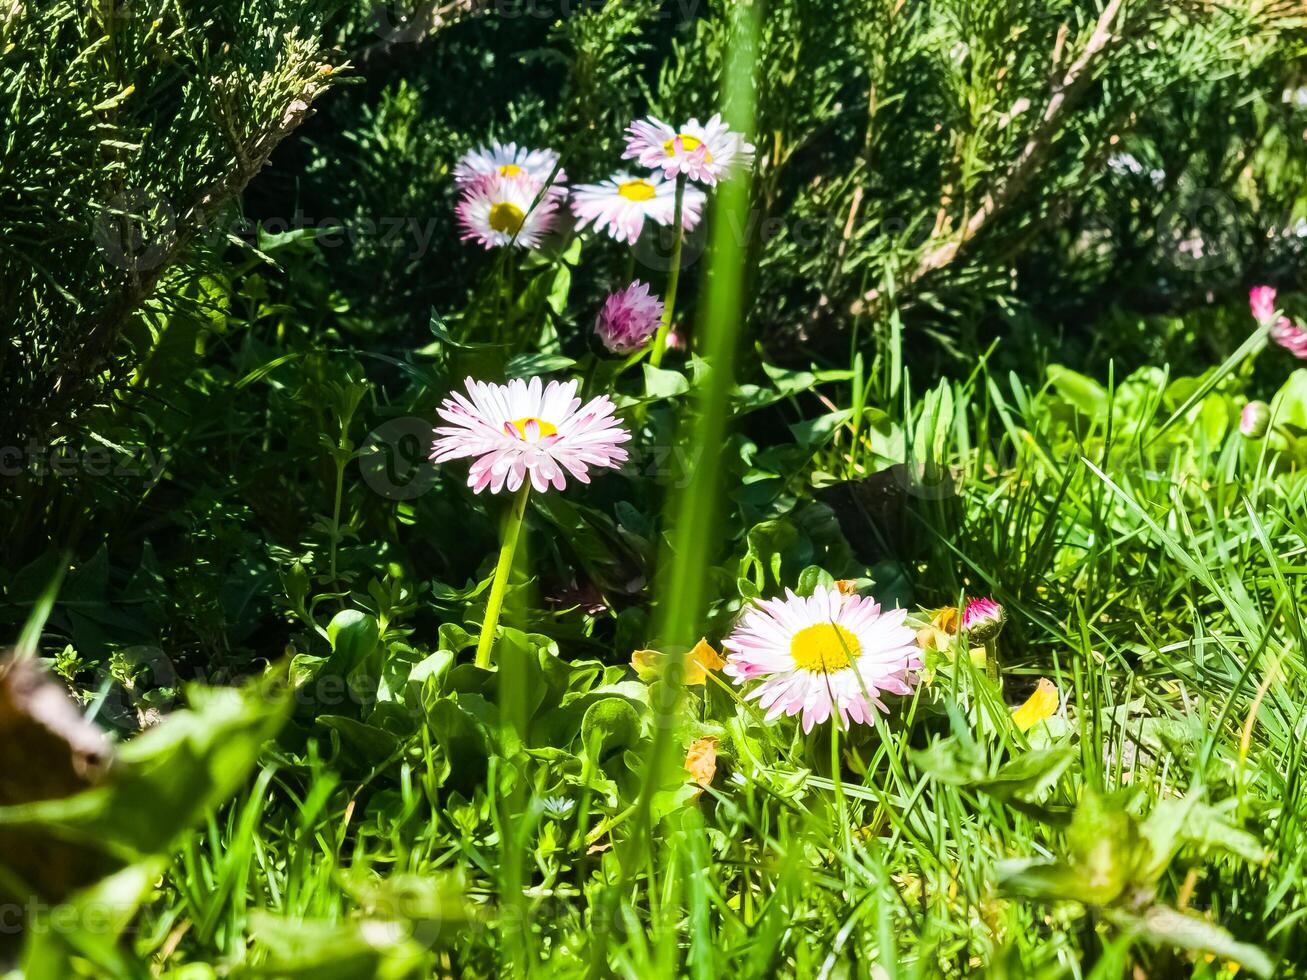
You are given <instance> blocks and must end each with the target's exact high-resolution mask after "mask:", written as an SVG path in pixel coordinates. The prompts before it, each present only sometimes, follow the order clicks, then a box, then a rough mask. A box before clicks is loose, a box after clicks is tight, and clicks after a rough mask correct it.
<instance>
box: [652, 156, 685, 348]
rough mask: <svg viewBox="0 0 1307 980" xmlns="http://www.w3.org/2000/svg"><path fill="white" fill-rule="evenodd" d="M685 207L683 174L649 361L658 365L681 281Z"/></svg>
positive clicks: (679, 182)
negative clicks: (659, 317) (660, 312)
mask: <svg viewBox="0 0 1307 980" xmlns="http://www.w3.org/2000/svg"><path fill="white" fill-rule="evenodd" d="M684 207H685V174H678V175H677V177H676V210H675V211H673V212H672V229H673V232H674V234H675V235H676V240H675V241H676V244H674V245H673V246H672V268H671V271H670V272H668V274H667V292H666V294H665V295H664V296H663V322H662V323H660V324H658V334H657V336H655V337H654V345H653V353H652V354H650V355H649V363H650V364H652V365H653V366H654V367H659V366H660V365H661V364H662V363H663V354H665V353H666V352H667V335H668V333H670V332H671V329H672V318H673V317H674V316H675V315H676V287H677V286H678V285H679V284H680V281H681V246H682V245H683V244H685V229H684V228H683V227H682V225H681V211H682V210H683V209H684Z"/></svg>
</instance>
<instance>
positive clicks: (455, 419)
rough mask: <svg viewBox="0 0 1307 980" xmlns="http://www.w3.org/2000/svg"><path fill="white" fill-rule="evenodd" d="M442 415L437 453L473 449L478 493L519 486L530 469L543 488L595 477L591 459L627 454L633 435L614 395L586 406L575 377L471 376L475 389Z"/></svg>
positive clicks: (618, 459) (471, 478)
mask: <svg viewBox="0 0 1307 980" xmlns="http://www.w3.org/2000/svg"><path fill="white" fill-rule="evenodd" d="M439 415H440V417H441V419H443V420H444V421H445V422H446V423H447V424H446V425H443V426H441V427H440V428H438V429H436V436H437V438H436V441H435V445H434V447H433V451H432V454H431V458H432V459H433V460H434V461H435V462H437V463H444V462H446V461H448V460H453V459H464V458H468V457H473V458H474V461H473V463H472V468H471V470H470V471H469V472H468V480H467V482H468V486H470V487H471V488H472V489H473V490H475V491H476V492H477V493H480V492H481V491H482V490H485V489H487V488H488V489H489V490H490V492H491V493H499V492H500V491H501V490H504V489H507V490H508V491H509V492H513V491H516V490H517V489H518V488H519V487H521V486H522V485H523V483H524V482H525V481H526V480H527V478H528V477H530V482H531V484H533V485H534V486H535V488H536V489H537V490H539V491H542V492H543V491H545V490H548V489H549V488H550V486H553V487H554V488H555V489H557V490H562V489H563V487H564V486H566V485H567V477H568V476H571V477H572V478H573V479H575V480H578V481H580V482H581V483H589V482H590V476H589V471H590V468H591V467H596V466H599V467H616V466H618V465H620V464H621V463H623V462H625V460H626V450H624V449H622V448H621V444H622V443H624V442H626V441H627V440H628V439H630V438H631V436H630V433H628V432H627V431H626V430H625V429H623V428H622V427H621V426H620V425H619V424H618V421H617V419H616V418H615V417H614V416H613V403H612V402H611V401H609V400H608V399H607V398H606V397H602V396H601V397H599V398H595V399H593V400H592V401H590V402H589V404H587V405H586V406H585V407H582V406H581V399H579V398H577V397H576V382H575V381H568V382H565V383H563V382H558V381H551V382H549V384H547V385H546V384H544V383H543V382H542V381H541V380H540V379H539V378H532V379H531V380H530V381H529V382H528V381H522V380H520V379H518V380H514V381H510V382H509V383H508V384H506V385H496V384H487V383H485V382H481V381H474V380H472V379H471V378H468V379H467V395H466V396H464V395H462V394H461V393H459V392H454V393H453V394H452V395H451V396H450V397H449V398H448V399H446V400H445V403H444V404H443V405H441V407H440V411H439Z"/></svg>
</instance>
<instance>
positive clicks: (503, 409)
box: [431, 378, 1004, 732]
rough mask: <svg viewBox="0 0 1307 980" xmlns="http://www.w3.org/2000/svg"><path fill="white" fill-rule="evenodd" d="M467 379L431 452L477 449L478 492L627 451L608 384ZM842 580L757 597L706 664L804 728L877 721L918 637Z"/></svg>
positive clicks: (554, 479)
mask: <svg viewBox="0 0 1307 980" xmlns="http://www.w3.org/2000/svg"><path fill="white" fill-rule="evenodd" d="M465 385H466V394H464V393H461V392H455V393H454V394H452V395H451V396H450V397H449V398H447V399H445V401H444V403H443V404H442V405H441V407H440V409H439V413H438V414H439V416H440V418H441V420H442V421H443V422H444V423H445V424H444V425H442V426H440V427H438V428H437V429H436V430H435V435H436V439H435V444H434V446H433V449H432V454H431V458H432V460H433V461H434V462H436V463H445V462H449V461H451V460H458V459H471V460H472V464H471V466H470V468H469V470H468V485H469V486H470V487H471V488H472V490H473V491H474V492H476V493H481V492H482V491H483V490H489V491H490V492H491V493H492V494H498V493H502V492H504V491H508V492H510V493H519V500H522V501H524V500H525V496H524V495H525V494H526V493H527V492H529V491H530V490H531V489H534V490H536V491H537V492H541V493H543V492H546V491H548V490H550V489H554V490H562V489H564V488H565V487H566V485H567V482H568V479H569V478H571V479H573V480H576V481H577V482H580V483H589V482H590V471H591V470H592V469H612V468H615V467H617V466H619V465H620V464H621V463H623V462H624V461H625V460H626V458H627V453H626V450H625V449H624V448H622V444H623V443H625V442H627V441H629V440H630V438H631V435H630V433H629V432H628V431H627V430H626V429H624V428H623V427H622V425H621V424H620V422H619V421H618V420H617V418H616V417H615V415H614V406H613V403H612V401H611V400H610V399H609V398H608V397H607V396H603V395H601V396H599V397H597V398H593V399H591V400H590V401H589V402H587V403H585V404H584V405H583V404H582V402H581V399H580V398H578V397H577V395H576V390H577V382H576V381H574V380H573V381H566V382H560V381H550V382H549V383H548V384H545V383H544V382H543V381H542V380H541V379H540V378H532V379H530V380H529V381H527V380H522V379H515V380H512V381H510V382H508V384H505V385H497V384H487V383H485V382H480V381H476V380H474V379H472V378H468V379H467V381H466V382H465ZM524 516H525V510H524V506H523V507H520V508H518V509H517V510H515V511H514V512H513V514H512V521H513V522H514V523H513V529H512V531H511V533H509V534H508V535H506V538H505V543H504V555H501V561H500V570H499V571H498V572H497V573H496V578H495V582H494V583H493V585H492V591H491V600H490V602H491V607H490V608H489V609H488V611H487V618H486V622H485V624H484V626H483V633H482V643H481V644H480V645H479V646H478V664H479V665H480V666H488V665H489V652H490V649H491V646H492V644H493V641H494V633H495V629H496V627H497V621H498V615H499V602H501V601H502V597H503V591H504V587H505V585H506V581H507V569H508V568H510V567H511V565H512V557H513V550H514V548H515V546H516V540H517V530H518V529H519V528H520V526H521V522H522V520H523V518H524ZM505 556H506V558H505ZM844 584H845V583H837V585H836V587H834V588H831V589H821V590H818V591H817V592H815V593H814V594H813V595H811V596H798V595H796V594H795V593H794V592H792V591H788V590H787V591H786V593H785V595H784V597H782V598H776V599H765V600H757V601H755V602H754V603H753V604H752V605H751V606H750V607H749V608H748V609H746V610H745V612H744V613H743V614H742V616H741V617H740V619H739V621H738V623H737V624H736V626H735V628H734V630H733V631H732V632H731V634H730V635H729V636H728V637H727V638H726V640H725V641H724V642H723V644H722V645H723V647H724V648H725V649H726V651H727V652H728V657H727V659H726V660H725V661H724V662H719V663H713V664H711V665H710V666H713V667H721V669H722V670H723V672H724V673H725V674H726V676H728V677H730V678H731V679H732V680H734V682H735V683H736V684H740V685H743V684H747V683H750V682H753V681H757V682H758V683H757V684H755V685H754V686H752V687H751V688H750V689H749V690H748V691H747V692H746V694H745V697H746V698H748V699H750V700H753V701H756V702H757V704H758V706H759V707H760V708H761V709H762V710H763V711H764V712H765V718H766V720H767V721H772V720H775V719H776V718H778V717H780V716H781V715H786V716H791V717H797V718H798V719H799V721H800V724H801V725H802V727H803V730H804V731H805V732H811V731H812V729H813V728H814V727H815V726H816V725H820V724H823V723H825V722H827V721H831V720H833V719H834V720H835V721H836V724H838V725H839V726H840V727H841V728H845V729H847V728H848V727H850V726H851V725H852V724H854V723H859V724H871V723H872V719H873V717H874V713H875V712H877V711H880V712H888V711H889V708H888V706H887V705H886V703H885V700H884V696H885V695H886V694H894V695H908V694H911V693H912V691H913V690H914V688H915V687H916V684H917V682H918V679H919V674H920V672H921V670H922V659H921V655H922V650H923V647H922V645H921V643H920V638H919V635H918V632H917V631H915V630H913V629H912V628H910V627H909V626H908V625H907V617H908V613H907V610H906V609H893V610H885V609H882V607H881V605H880V604H879V603H878V602H877V601H876V600H875V599H874V598H871V597H864V596H860V595H858V594H857V593H856V591H854V590H851V589H846V588H842V587H841V586H843V585H844ZM954 618H955V619H958V617H954ZM1003 620H1004V614H1003V610H1002V607H1001V606H999V605H998V604H997V603H995V602H994V601H992V600H990V599H978V600H973V601H972V602H971V603H969V604H968V605H967V606H966V607H965V612H964V613H963V615H962V616H961V617H960V624H961V629H962V631H963V632H964V633H965V634H967V635H968V636H969V637H970V638H972V639H974V640H977V641H981V642H985V643H992V641H993V639H994V638H995V637H996V636H997V635H998V632H999V631H1001V630H1002V627H1003Z"/></svg>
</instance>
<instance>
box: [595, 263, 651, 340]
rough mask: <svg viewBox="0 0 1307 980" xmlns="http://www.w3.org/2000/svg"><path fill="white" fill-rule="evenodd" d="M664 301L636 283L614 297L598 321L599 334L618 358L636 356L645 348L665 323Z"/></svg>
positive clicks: (604, 307) (596, 322) (642, 285)
mask: <svg viewBox="0 0 1307 980" xmlns="http://www.w3.org/2000/svg"><path fill="white" fill-rule="evenodd" d="M664 309H665V307H664V306H663V301H662V300H661V299H659V298H658V297H657V296H653V295H650V293H649V287H648V286H647V285H645V284H644V283H642V282H640V280H638V279H637V280H636V281H635V282H633V283H631V285H629V286H627V287H626V288H625V289H619V290H618V291H617V292H615V293H611V294H610V295H609V297H608V299H607V300H605V301H604V305H603V308H602V309H601V310H600V311H599V316H598V317H597V318H596V319H595V333H597V334H598V335H599V340H600V341H601V342H602V343H603V345H604V346H605V347H606V348H608V350H610V351H612V352H613V353H614V354H634V353H635V352H636V351H638V350H640V349H641V348H643V347H645V346H646V345H647V344H648V343H649V341H650V340H652V339H653V335H654V334H655V333H657V332H658V325H659V324H660V323H662V319H663V311H664Z"/></svg>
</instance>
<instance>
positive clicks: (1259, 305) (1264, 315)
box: [1248, 286, 1275, 324]
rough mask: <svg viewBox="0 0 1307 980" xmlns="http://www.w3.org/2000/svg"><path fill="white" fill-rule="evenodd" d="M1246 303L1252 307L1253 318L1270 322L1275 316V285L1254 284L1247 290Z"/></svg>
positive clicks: (1264, 322)
mask: <svg viewBox="0 0 1307 980" xmlns="http://www.w3.org/2000/svg"><path fill="white" fill-rule="evenodd" d="M1248 305H1249V306H1250V307H1251V308H1252V311H1253V319H1254V320H1256V321H1257V322H1258V323H1262V324H1266V323H1270V322H1271V320H1273V319H1274V318H1275V287H1274V286H1254V287H1253V288H1252V289H1250V290H1249V291H1248Z"/></svg>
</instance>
